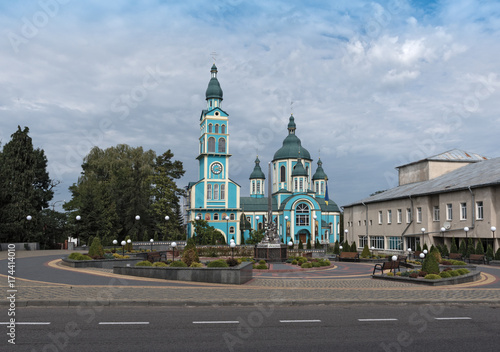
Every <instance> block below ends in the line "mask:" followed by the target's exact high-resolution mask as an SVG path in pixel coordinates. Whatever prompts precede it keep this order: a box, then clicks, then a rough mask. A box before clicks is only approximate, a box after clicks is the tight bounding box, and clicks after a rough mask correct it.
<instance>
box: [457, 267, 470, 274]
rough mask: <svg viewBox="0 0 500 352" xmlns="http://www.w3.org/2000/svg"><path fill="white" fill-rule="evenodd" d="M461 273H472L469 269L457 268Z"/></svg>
mask: <svg viewBox="0 0 500 352" xmlns="http://www.w3.org/2000/svg"><path fill="white" fill-rule="evenodd" d="M456 271H457V272H458V273H459V274H460V275H465V274H468V273H470V271H469V270H467V269H465V268H462V269H457V270H456Z"/></svg>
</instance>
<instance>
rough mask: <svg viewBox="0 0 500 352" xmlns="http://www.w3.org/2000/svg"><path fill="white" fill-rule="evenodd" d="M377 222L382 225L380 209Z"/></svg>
mask: <svg viewBox="0 0 500 352" xmlns="http://www.w3.org/2000/svg"><path fill="white" fill-rule="evenodd" d="M378 223H379V224H380V225H382V210H379V211H378Z"/></svg>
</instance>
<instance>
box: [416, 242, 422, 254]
mask: <svg viewBox="0 0 500 352" xmlns="http://www.w3.org/2000/svg"><path fill="white" fill-rule="evenodd" d="M417 252H422V247H421V246H420V242H418V243H417Z"/></svg>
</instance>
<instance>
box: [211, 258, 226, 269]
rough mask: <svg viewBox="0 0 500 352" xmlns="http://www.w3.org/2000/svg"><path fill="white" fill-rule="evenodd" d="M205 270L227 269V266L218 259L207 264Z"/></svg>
mask: <svg viewBox="0 0 500 352" xmlns="http://www.w3.org/2000/svg"><path fill="white" fill-rule="evenodd" d="M207 268H229V265H228V264H227V263H226V261H225V260H223V259H219V260H214V261H213V262H210V263H208V264H207Z"/></svg>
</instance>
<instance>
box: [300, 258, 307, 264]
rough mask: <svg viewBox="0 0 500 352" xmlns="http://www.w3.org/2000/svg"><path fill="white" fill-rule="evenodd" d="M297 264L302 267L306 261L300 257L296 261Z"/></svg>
mask: <svg viewBox="0 0 500 352" xmlns="http://www.w3.org/2000/svg"><path fill="white" fill-rule="evenodd" d="M298 262H299V265H302V264H304V263H307V259H306V258H302V257H300V258H299V260H298Z"/></svg>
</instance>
